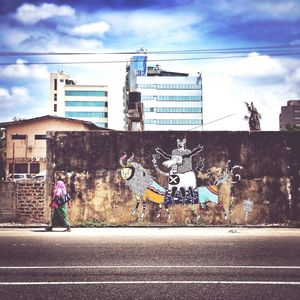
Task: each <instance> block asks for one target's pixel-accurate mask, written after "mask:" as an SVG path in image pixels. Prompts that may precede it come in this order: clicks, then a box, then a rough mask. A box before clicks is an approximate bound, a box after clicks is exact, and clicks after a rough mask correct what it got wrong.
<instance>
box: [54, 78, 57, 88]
mask: <svg viewBox="0 0 300 300" xmlns="http://www.w3.org/2000/svg"><path fill="white" fill-rule="evenodd" d="M54 90H55V91H57V79H56V78H55V79H54Z"/></svg>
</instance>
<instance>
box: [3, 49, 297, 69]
mask: <svg viewBox="0 0 300 300" xmlns="http://www.w3.org/2000/svg"><path fill="white" fill-rule="evenodd" d="M298 55H300V52H290V53H289V52H279V53H276V52H275V53H268V56H298ZM245 57H249V56H248V55H230V56H209V57H190V58H164V59H147V61H148V62H161V61H193V60H213V59H235V58H245ZM131 62H134V60H131ZM115 63H128V60H109V61H70V62H66V61H63V62H8V63H3V62H0V65H1V66H9V65H75V64H115Z"/></svg>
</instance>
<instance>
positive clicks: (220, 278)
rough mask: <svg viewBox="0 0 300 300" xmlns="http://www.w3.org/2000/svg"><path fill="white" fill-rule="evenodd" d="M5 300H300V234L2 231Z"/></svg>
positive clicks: (0, 281) (0, 294)
mask: <svg viewBox="0 0 300 300" xmlns="http://www.w3.org/2000/svg"><path fill="white" fill-rule="evenodd" d="M0 299H56V300H58V299H101V300H103V299H189V300H190V299H272V300H273V299H300V229H274V228H273V229H271V228H255V229H248V228H99V229H81V228H75V229H73V230H72V232H70V233H68V232H62V231H61V230H57V231H55V232H46V231H44V229H43V228H32V229H30V228H25V229H6V228H0Z"/></svg>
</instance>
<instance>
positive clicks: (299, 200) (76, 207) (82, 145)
mask: <svg viewBox="0 0 300 300" xmlns="http://www.w3.org/2000/svg"><path fill="white" fill-rule="evenodd" d="M183 138H186V140H187V145H186V146H187V148H188V149H190V150H192V149H194V148H195V147H197V146H198V145H202V146H203V150H202V151H201V153H198V154H196V155H194V156H193V157H192V162H193V169H194V170H195V168H196V165H197V162H198V161H199V159H200V158H203V159H205V172H202V173H201V174H198V172H197V171H195V173H196V175H197V185H199V186H201V185H202V184H205V181H206V180H208V179H207V178H208V176H206V175H207V174H212V173H213V172H214V171H215V170H224V169H225V167H226V163H227V162H228V160H231V162H232V164H235V165H240V166H242V167H243V169H242V170H240V175H241V180H240V181H239V182H238V183H234V184H233V183H231V182H230V181H229V182H225V183H223V185H222V186H221V187H220V190H219V200H220V203H221V204H222V205H223V207H224V209H225V211H226V212H227V214H228V216H229V220H225V219H224V213H223V211H222V210H220V209H219V208H218V207H215V206H212V207H211V206H210V205H207V206H206V209H205V211H201V212H199V205H175V206H171V207H170V208H169V210H170V212H171V219H170V220H169V219H168V218H167V213H166V211H165V210H164V209H163V210H162V214H161V217H160V218H157V217H156V216H157V213H158V211H159V209H158V205H157V204H156V203H151V202H149V203H147V208H146V213H145V217H144V218H143V219H141V218H140V217H139V215H140V212H141V209H142V204H141V205H140V208H139V211H138V213H137V214H136V215H135V216H131V211H132V209H133V208H134V207H135V203H136V195H135V193H133V192H132V191H131V190H130V188H129V187H128V186H127V185H126V182H125V180H124V179H123V178H122V176H121V172H120V170H121V165H120V164H119V159H120V157H121V155H122V153H123V152H126V153H128V154H129V155H131V154H132V153H134V161H135V162H137V163H139V164H140V165H142V166H143V167H144V168H145V169H147V170H149V171H150V173H151V175H152V176H153V178H154V180H155V181H156V182H157V183H159V184H160V185H161V186H163V187H165V188H167V186H168V181H167V178H166V177H164V176H162V175H161V174H159V173H158V172H157V171H156V170H155V168H154V166H153V163H152V159H153V154H155V153H156V151H155V148H157V147H160V148H161V149H163V150H164V151H165V152H167V153H171V152H172V150H173V149H175V148H176V140H177V139H183ZM299 141H300V133H299V132H253V133H249V132H219V131H218V132H181V131H174V132H173V131H168V132H121V131H112V132H107V131H105V132H104V131H93V132H48V140H47V150H48V151H47V152H48V156H47V161H48V167H47V169H48V173H49V178H54V177H55V176H58V175H63V176H65V179H66V183H67V187H68V191H69V192H70V194H71V196H72V208H71V210H70V211H69V215H70V219H71V222H72V223H82V222H96V223H102V224H104V225H143V226H144V225H205V224H229V223H230V224H237V225H239V224H274V223H276V224H288V223H299V222H300V190H299V188H300V183H299V182H300V155H299V154H300V143H299ZM160 163H161V162H160ZM209 171H210V172H209ZM205 176H206V177H205ZM52 188H53V186H52V185H51V184H48V192H47V193H48V198H47V199H48V201H50V199H51V192H52ZM245 200H250V201H251V202H252V204H253V207H252V210H251V211H249V212H246V210H245V202H244V201H245ZM49 214H50V213H49ZM199 215H200V217H199Z"/></svg>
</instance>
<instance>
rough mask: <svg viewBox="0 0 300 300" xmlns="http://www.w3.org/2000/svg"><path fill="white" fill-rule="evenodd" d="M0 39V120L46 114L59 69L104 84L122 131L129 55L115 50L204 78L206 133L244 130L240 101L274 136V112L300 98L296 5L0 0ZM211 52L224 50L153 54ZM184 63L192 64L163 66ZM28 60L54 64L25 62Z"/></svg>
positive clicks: (267, 0) (292, 0) (299, 8)
mask: <svg viewBox="0 0 300 300" xmlns="http://www.w3.org/2000/svg"><path fill="white" fill-rule="evenodd" d="M0 37H1V39H0V54H1V55H0V63H1V65H0V122H4V121H10V120H12V118H14V117H19V118H31V117H37V116H41V115H45V114H49V111H48V107H49V73H50V72H52V71H58V70H63V71H65V72H66V73H69V74H70V75H71V77H72V78H73V79H75V80H76V81H77V83H78V84H107V85H108V86H109V98H110V106H109V127H110V128H113V129H122V119H123V116H122V106H123V100H122V87H123V84H124V80H125V77H124V75H125V67H126V61H128V60H129V58H130V56H131V55H129V54H117V53H120V52H133V51H136V50H137V49H139V48H140V47H141V46H143V47H145V48H147V49H148V51H149V54H148V58H149V59H150V60H151V61H153V64H156V63H159V64H160V65H161V67H162V68H163V69H167V70H170V71H179V72H187V73H190V74H191V75H196V74H197V72H201V73H202V76H203V101H204V102H203V105H204V123H205V124H206V125H205V126H204V130H247V129H248V126H247V123H246V121H244V120H243V116H244V115H245V114H246V109H245V105H244V102H245V101H248V102H250V101H253V102H254V104H255V106H256V107H257V108H258V110H259V111H260V113H261V114H262V120H261V125H262V130H278V127H279V125H278V124H279V121H278V118H279V113H280V107H281V106H282V105H285V104H286V101H287V100H290V99H300V51H299V50H300V1H298V0H285V1H281V0H252V1H244V0H216V1H210V0H208V1H205V0H204V1H200V0H198V1H197V0H195V1H184V0H181V1H174V0H171V1H121V0H115V1H98V0H86V1H69V0H65V1H63V0H54V1H50V0H49V1H47V2H45V1H19V0H0ZM278 46H284V48H278ZM263 47H268V48H263ZM237 48H238V50H235V52H233V50H231V51H230V53H228V49H237ZM209 49H210V50H211V49H227V53H206V54H205V53H200V52H197V53H193V54H191V53H184V54H179V53H177V54H174V53H171V54H170V53H169V54H156V53H151V52H155V51H175V50H177V51H183V50H209ZM4 52H40V53H46V52H56V53H70V52H79V53H82V52H98V53H104V52H106V53H107V52H109V53H114V54H105V55H104V54H98V55H76V56H75V55H72V56H71V55H55V56H53V55H41V56H28V55H27V56H24V55H23V54H21V53H18V54H14V55H4ZM278 54H281V55H278ZM232 56H236V57H234V58H229V57H232ZM187 58H194V60H176V61H168V59H187ZM195 58H196V59H195ZM111 61H118V62H115V63H111ZM33 62H39V63H41V62H48V63H55V64H26V63H33ZM66 62H102V63H81V64H63V63H66ZM109 62H110V63H109ZM15 63H17V64H15ZM232 113H235V115H233V116H231V117H227V118H223V117H226V116H228V115H230V114H232ZM218 119H221V120H219V121H215V120H218ZM214 121H215V122H214Z"/></svg>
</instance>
